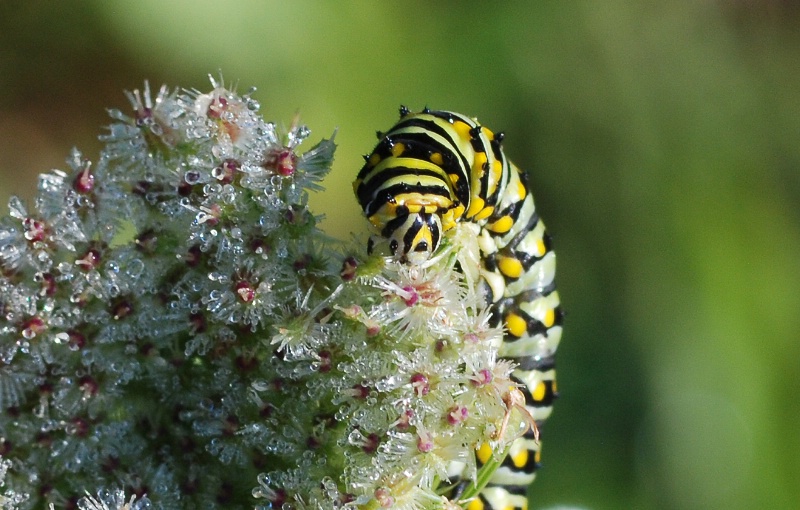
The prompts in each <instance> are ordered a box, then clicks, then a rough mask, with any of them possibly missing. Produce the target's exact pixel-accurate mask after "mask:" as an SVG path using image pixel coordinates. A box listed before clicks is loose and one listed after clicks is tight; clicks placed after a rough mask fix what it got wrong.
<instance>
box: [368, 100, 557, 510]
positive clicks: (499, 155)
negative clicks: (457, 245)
mask: <svg viewBox="0 0 800 510" xmlns="http://www.w3.org/2000/svg"><path fill="white" fill-rule="evenodd" d="M400 117H401V118H400V121H399V122H398V123H397V124H395V125H394V126H393V127H392V128H391V129H390V130H389V131H388V132H386V133H385V134H381V133H379V134H378V138H379V142H378V144H377V146H376V147H375V149H374V150H373V151H372V153H371V154H370V155H368V156H365V159H366V164H365V165H364V167H363V168H362V169H361V171H360V172H359V173H358V176H357V178H356V181H355V183H354V188H355V192H356V195H357V197H358V201H359V203H360V204H361V206H362V208H363V210H364V214H365V215H366V217H367V218H368V219H369V221H370V222H371V223H372V224H373V226H374V227H375V228H377V229H378V231H379V232H380V235H381V236H382V237H384V238H386V239H387V240H388V241H389V248H390V250H391V252H392V254H393V255H394V256H395V257H396V258H397V259H399V260H400V261H403V262H406V263H409V264H420V263H422V262H424V261H425V260H427V259H428V258H429V257H430V256H431V255H432V254H433V253H434V252H435V251H436V249H437V247H438V245H439V243H440V240H441V239H442V235H443V233H444V232H446V231H448V230H450V229H451V228H454V227H455V226H456V225H457V224H458V223H459V222H470V223H472V224H474V225H475V226H476V232H477V235H478V244H479V246H480V250H481V268H480V274H481V277H482V285H483V287H484V289H485V296H486V302H487V304H488V305H489V306H490V307H491V311H492V320H493V321H494V325H498V324H500V321H502V322H503V325H504V326H505V335H504V338H503V344H502V345H501V347H500V349H499V355H500V356H501V357H503V358H506V359H509V360H511V361H513V362H514V363H515V364H516V368H515V369H514V371H513V374H512V376H513V379H514V380H515V381H516V382H517V383H519V384H520V389H521V390H522V393H523V394H524V400H525V403H524V407H525V412H526V413H529V414H530V416H531V417H532V418H533V420H535V422H536V424H537V425H541V423H542V422H543V421H544V420H545V419H546V418H547V417H548V416H549V415H550V412H551V410H552V403H553V399H554V398H555V396H556V382H555V363H554V356H555V351H556V348H557V347H558V343H559V340H560V339H561V322H562V316H563V314H562V312H561V306H560V301H559V297H558V293H557V292H556V289H555V283H554V276H555V254H554V253H553V251H552V249H551V243H550V237H549V236H548V234H547V232H546V231H545V228H544V224H543V223H542V221H541V219H540V218H539V214H538V212H537V211H536V207H535V205H534V202H533V197H532V196H531V194H530V192H529V190H528V186H527V179H526V176H525V174H523V173H522V172H521V171H520V170H519V169H518V168H517V167H516V166H515V165H514V164H513V163H511V161H509V160H508V159H507V158H506V156H505V154H504V153H503V150H502V148H501V142H502V139H503V135H502V133H497V134H495V133H493V132H492V131H490V130H489V129H487V128H486V127H484V126H481V125H480V124H478V122H477V121H476V120H475V119H472V118H469V117H466V116H464V115H461V114H458V113H454V112H446V111H433V110H429V109H427V108H426V109H425V110H423V111H422V112H420V113H411V112H410V111H409V110H408V109H406V108H405V107H401V108H400ZM519 405H520V406H521V404H519ZM536 434H537V427H530V429H529V430H528V431H527V432H526V433H525V434H524V435H523V436H522V437H520V438H518V439H517V440H515V442H514V443H513V444H512V447H511V451H510V453H509V455H508V456H507V457H506V459H505V460H504V461H503V463H502V465H501V466H500V467H499V468H498V469H497V471H495V473H494V475H493V477H492V479H491V481H490V482H489V484H488V485H487V486H486V487H485V488H484V490H483V491H482V493H481V494H480V496H479V497H478V498H475V499H474V500H473V501H472V502H471V503H469V510H488V509H495V510H500V509H503V510H505V509H510V508H520V509H524V508H527V498H526V491H527V486H528V485H529V484H530V483H531V482H532V481H533V478H534V476H535V471H536V469H537V467H538V462H539V442H538V440H537V439H536ZM490 456H491V450H489V449H488V448H481V449H480V450H479V451H478V453H477V457H478V462H479V464H484V463H486V462H487V461H488V459H489V457H490Z"/></svg>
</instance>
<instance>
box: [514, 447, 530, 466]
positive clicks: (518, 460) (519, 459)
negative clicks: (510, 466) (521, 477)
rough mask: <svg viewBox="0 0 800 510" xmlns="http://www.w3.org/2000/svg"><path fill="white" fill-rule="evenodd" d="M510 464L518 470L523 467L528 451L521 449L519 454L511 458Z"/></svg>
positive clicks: (526, 460)
mask: <svg viewBox="0 0 800 510" xmlns="http://www.w3.org/2000/svg"><path fill="white" fill-rule="evenodd" d="M511 462H513V463H514V465H515V466H516V467H518V468H522V467H525V464H527V463H528V450H527V449H525V448H523V449H522V450H520V452H519V453H518V454H516V455H514V456H512V457H511Z"/></svg>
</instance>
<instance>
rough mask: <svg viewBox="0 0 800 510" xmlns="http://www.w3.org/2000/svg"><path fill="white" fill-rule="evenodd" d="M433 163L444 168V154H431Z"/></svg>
mask: <svg viewBox="0 0 800 510" xmlns="http://www.w3.org/2000/svg"><path fill="white" fill-rule="evenodd" d="M431 163H433V164H434V165H439V166H442V164H443V163H444V158H443V157H442V153H441V152H434V153H433V154H431Z"/></svg>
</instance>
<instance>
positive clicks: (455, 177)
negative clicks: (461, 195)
mask: <svg viewBox="0 0 800 510" xmlns="http://www.w3.org/2000/svg"><path fill="white" fill-rule="evenodd" d="M447 176H448V177H450V182H452V183H453V184H455V183H457V182H458V179H459V175H458V174H447Z"/></svg>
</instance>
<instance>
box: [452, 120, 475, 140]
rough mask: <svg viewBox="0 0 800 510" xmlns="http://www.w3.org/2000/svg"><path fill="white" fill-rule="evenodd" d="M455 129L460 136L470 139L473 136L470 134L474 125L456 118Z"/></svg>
mask: <svg viewBox="0 0 800 510" xmlns="http://www.w3.org/2000/svg"><path fill="white" fill-rule="evenodd" d="M453 129H454V130H455V131H456V133H458V136H460V137H461V138H463V139H464V140H469V139H470V138H471V137H470V136H469V130H470V129H472V127H471V126H470V125H469V124H467V123H466V122H464V121H462V120H456V121H454V122H453Z"/></svg>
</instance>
